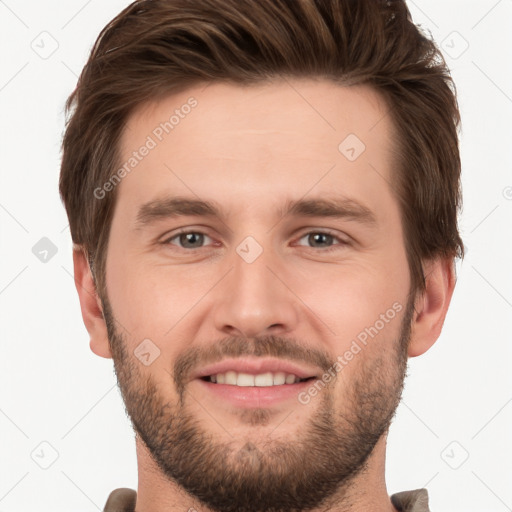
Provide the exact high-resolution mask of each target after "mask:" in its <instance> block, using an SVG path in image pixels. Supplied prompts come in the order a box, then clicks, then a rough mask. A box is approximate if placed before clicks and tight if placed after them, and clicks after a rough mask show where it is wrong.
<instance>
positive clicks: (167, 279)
mask: <svg viewBox="0 0 512 512" xmlns="http://www.w3.org/2000/svg"><path fill="white" fill-rule="evenodd" d="M68 109H69V113H70V117H69V121H68V124H67V128H66V133H65V136H64V142H63V160H62V170H61V180H60V191H61V195H62V198H63V201H64V204H65V207H66V210H67V213H68V216H69V221H70V229H71V234H72V238H73V242H74V244H75V246H76V251H75V276H76V279H77V283H78V285H77V289H78V291H79V294H80V299H81V305H82V311H83V315H84V321H85V323H86V326H87V328H88V330H89V333H90V335H91V347H92V349H93V350H94V351H95V352H96V353H97V354H99V355H103V356H105V357H113V359H114V364H115V367H116V373H117V376H118V379H119V384H120V387H121V390H122V392H123V396H124V399H125V403H126V407H127V411H128V413H129V415H130V417H131V419H132V421H133V424H134V427H135V429H136V431H137V433H138V434H139V436H140V439H141V442H142V443H143V444H144V447H145V449H146V450H147V452H148V453H149V454H150V455H151V457H152V458H153V459H154V461H155V463H156V465H157V466H158V468H159V469H160V470H161V472H162V473H163V474H165V475H166V477H168V478H170V479H171V480H173V481H174V482H177V483H178V484H179V485H181V486H182V487H183V488H184V489H185V490H187V491H188V492H189V493H190V494H191V495H194V496H195V497H197V498H198V499H200V500H202V501H203V502H204V503H206V504H208V505H209V506H210V507H212V508H215V507H217V509H219V510H220V509H222V510H228V509H227V508H226V503H227V502H230V503H232V506H233V510H270V509H271V508H270V507H271V506H274V509H275V510H281V509H282V510H292V509H293V508H294V504H295V505H297V504H298V503H301V504H302V507H303V508H302V509H304V510H306V509H307V508H308V507H309V508H310V509H311V508H313V507H315V506H318V505H319V503H321V502H322V500H324V502H325V500H326V499H329V496H334V495H335V494H336V493H340V492H342V491H343V489H345V490H347V489H348V488H349V483H350V482H351V481H352V480H354V479H355V478H357V477H359V476H360V475H361V474H363V473H364V472H365V471H367V470H368V461H369V459H370V457H371V455H372V452H373V451H374V449H375V447H376V445H377V443H378V442H379V440H381V439H382V438H383V436H384V434H385V432H386V430H387V428H388V427H389V423H390V421H391V418H392V416H393V414H394V411H395V409H396V406H397V404H398V402H399V398H400V394H401V389H402V385H403V379H404V376H405V368H406V361H407V357H408V356H415V355H419V354H421V353H423V352H425V351H426V350H428V348H429V347H430V346H431V345H432V344H433V343H434V342H435V340H436V339H437V338H438V336H439V333H440V330H441V327H442V324H443V321H444V317H445V314H446V310H447V308H448V304H449V301H450V298H451V294H452V291H453V287H454V259H455V258H457V257H461V256H462V255H463V244H462V241H461V239H460V236H459V233H458V229H457V213H458V210H459V207H460V159H459V152H458V138H457V128H458V124H459V112H458V108H457V102H456V96H455V90H454V86H453V83H452V81H451V78H450V75H449V72H448V70H447V68H446V66H445V63H444V61H443V59H442V56H441V54H440V53H439V51H438V50H437V48H436V46H435V45H434V43H433V42H432V41H431V40H430V39H428V38H427V37H426V36H425V35H424V34H422V33H421V31H419V30H418V28H417V27H416V26H415V25H414V24H413V23H412V21H411V19H410V15H409V12H408V9H407V7H406V5H405V3H404V2H401V1H375V0H364V1H358V2H352V1H347V0H339V1H322V0H303V1H300V2H297V1H293V2H292V1H289V0H268V1H267V0H258V1H249V0H245V1H242V2H240V1H239V0H204V1H201V2H190V1H188V0H153V1H140V2H135V3H133V4H132V5H131V6H129V7H128V8H127V9H125V10H124V11H123V12H122V13H121V14H120V15H119V16H118V17H117V18H115V19H114V20H113V21H112V22H111V23H109V24H108V26H107V27H105V29H104V30H103V31H102V33H101V34H100V36H99V38H98V40H97V42H96V44H95V45H94V47H93V50H92V53H91V56H90V58H89V61H88V63H87V65H86V67H85V68H84V70H83V72H82V74H81V76H80V80H79V83H78V85H77V88H76V90H75V91H74V92H73V94H72V95H71V96H70V98H69V100H68ZM326 242H327V245H325V244H326ZM143 340H146V341H143ZM148 340H149V341H148ZM141 342H142V344H141ZM140 347H142V349H141V348H140ZM141 351H142V353H143V354H150V355H149V356H144V357H140V356H141ZM350 354H352V355H350ZM144 359H145V361H144V362H143V360H144ZM242 359H243V361H244V364H249V366H248V367H247V372H248V373H249V374H250V373H255V372H256V371H257V370H256V369H257V368H259V366H258V365H260V363H262V364H263V363H265V364H263V366H262V368H263V369H265V370H268V368H269V365H270V366H272V364H278V363H276V361H278V362H279V361H282V362H287V363H286V364H295V365H297V366H296V367H294V371H295V370H296V373H301V372H302V373H301V375H302V376H303V378H305V379H310V380H309V381H305V382H298V383H296V384H286V385H283V388H284V387H286V388H287V390H284V391H283V396H282V397H281V398H279V399H276V398H275V396H270V395H269V396H266V397H264V396H263V395H262V394H261V393H260V395H261V396H260V395H256V394H255V397H256V399H255V400H256V403H255V404H252V405H250V406H247V405H245V406H243V405H242V402H244V400H245V398H246V396H245V395H244V397H245V398H244V399H242V398H240V397H238V398H236V397H233V396H231V395H232V389H231V390H228V391H227V393H228V395H229V396H228V397H226V396H225V395H223V394H222V393H220V392H219V389H221V388H224V387H231V388H232V387H233V386H229V385H226V384H219V383H216V384H215V383H213V382H206V381H207V380H208V377H209V375H206V374H204V372H205V371H220V370H219V368H217V367H215V368H216V369H215V368H214V369H211V368H210V369H209V370H208V368H209V367H211V365H212V364H214V365H215V364H217V363H222V362H224V363H226V361H231V362H233V361H234V360H239V361H241V360H242ZM149 360H151V363H150V364H146V363H149ZM224 363H222V364H224ZM265 365H266V366H265ZM235 366H236V365H235ZM276 368H277V367H276ZM290 368H291V367H290ZM220 369H221V370H222V368H220ZM220 373H221V374H222V373H223V372H220ZM242 373H243V372H242ZM265 373H268V372H266V371H265ZM274 373H275V372H274ZM326 375H327V376H330V377H326ZM274 376H275V375H274ZM272 378H273V377H272ZM315 383H317V384H316V385H315V386H314V387H312V386H313V384H315ZM320 383H321V384H320ZM213 387H216V389H212V388H213ZM274 387H275V386H274ZM262 389H265V386H263V387H262ZM288 389H291V391H288ZM286 393H288V395H287V394H286ZM258 397H259V398H258ZM258 400H260V401H259V402H258ZM245 401H246V400H245ZM148 411H149V412H148ZM299 426H300V427H301V428H300V429H299ZM278 427H279V428H278ZM292 440H293V442H291V441H292ZM333 453H335V454H337V455H335V456H334V458H333ZM308 454H314V456H313V457H307V455H308ZM306 459H307V461H306V463H304V460H306ZM200 460H208V461H209V464H208V465H207V467H208V468H210V472H208V473H207V474H206V476H205V474H204V473H205V472H204V468H199V469H198V467H199V466H198V461H200ZM220 460H221V461H223V463H222V464H219V461H220ZM176 461H180V462H179V463H178V462H176ZM201 482H206V484H205V483H201ZM220 488H222V489H224V493H222V492H221V491H219V489H220ZM262 488H264V489H266V491H267V492H266V493H264V494H265V495H264V496H262V495H261V494H262V493H261V492H258V490H259V489H262ZM212 489H213V491H212ZM315 490H316V491H315ZM233 496H238V499H239V501H238V502H234V501H233ZM306 496H309V498H307V499H306ZM251 507H252V508H251Z"/></svg>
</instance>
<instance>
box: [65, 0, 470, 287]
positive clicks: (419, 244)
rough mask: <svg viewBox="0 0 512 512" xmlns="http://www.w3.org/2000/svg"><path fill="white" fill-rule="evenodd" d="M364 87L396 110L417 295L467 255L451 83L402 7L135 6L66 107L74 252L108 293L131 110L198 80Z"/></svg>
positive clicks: (185, 1)
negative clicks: (117, 178) (445, 264)
mask: <svg viewBox="0 0 512 512" xmlns="http://www.w3.org/2000/svg"><path fill="white" fill-rule="evenodd" d="M280 76H281V77H292V78H293V77H296V78H313V77H314V78H325V79H328V80H332V81H335V82H337V83H340V84H343V85H347V84H348V85H355V84H358V85H362V84H367V85H369V86H371V87H373V88H374V89H375V90H377V91H379V92H380V93H381V95H382V97H383V98H384V99H385V100H386V103H387V105H388V107H389V115H390V118H391V120H392V122H393V126H394V128H395V131H396V137H395V144H396V147H395V148H394V151H395V153H396V155H398V159H397V162H396V164H397V168H396V171H395V172H394V174H393V193H394V194H395V196H396V199H397V201H398V203H399V206H400V212H401V218H402V226H403V230H404V236H405V248H406V251H407V258H408V263H409V270H410V275H411V291H413V292H422V291H424V289H425V279H424V275H423V266H422V263H423V260H426V259H432V258H435V257H448V258H452V259H453V258H455V257H463V254H464V246H463V243H462V240H461V238H460V236H459V233H458V227H457V215H458V211H459V209H460V207H461V189H460V156H459V147H458V127H459V124H460V114H459V110H458V104H457V99H456V90H455V85H454V84H453V81H452V79H451V76H450V73H449V70H448V69H447V66H446V63H445V61H444V59H443V56H442V54H441V53H440V51H439V50H438V48H437V46H436V45H435V43H434V42H433V41H432V39H431V38H429V37H427V36H426V35H425V34H424V33H423V32H422V31H421V30H420V29H418V27H417V26H416V25H414V23H413V22H412V20H411V16H410V12H409V10H408V8H407V5H406V3H405V1H404V0H139V1H136V2H133V3H132V4H131V5H130V6H128V7H127V8H126V9H125V10H124V11H123V12H121V13H120V14H119V15H118V16H117V17H116V18H115V19H113V20H112V21H111V22H110V23H109V24H108V25H107V26H106V27H105V28H104V29H103V30H102V32H101V33H100V35H99V37H98V39H97V41H96V43H95V45H94V47H93V48H92V51H91V55H90V57H89V60H88V62H87V64H86V66H85V67H84V69H83V71H82V74H81V75H80V79H79V81H78V84H77V87H76V89H75V90H74V92H73V93H72V94H71V96H70V97H69V99H68V101H67V104H66V111H67V113H68V116H69V117H68V122H67V127H66V131H65V135H64V139H63V158H62V168H61V175H60V193H61V197H62V200H63V202H64V205H65V207H66V211H67V214H68V217H69V223H70V230H71V235H72V238H73V242H74V243H75V244H78V245H79V246H81V247H82V249H83V250H84V251H85V253H86V255H87V256H88V258H89V261H90V263H91V266H93V265H94V272H93V275H94V276H95V280H96V285H97V288H98V292H99V293H100V296H101V294H102V293H103V292H104V291H105V292H106V290H105V289H104V286H105V259H106V251H107V245H108V244H107V242H108V237H109V233H110V225H111V221H112V214H113V210H114V206H115V201H116V195H117V192H116V190H113V191H112V192H110V193H109V194H108V195H107V196H106V197H104V198H103V199H101V200H99V199H97V198H96V197H95V195H94V193H93V191H94V190H95V189H96V188H97V187H98V186H101V185H102V184H103V183H105V182H106V181H107V180H109V179H110V178H111V176H112V175H113V174H114V172H115V170H116V167H117V166H118V165H119V155H118V147H119V141H120V138H121V135H122V132H123V127H124V124H125V122H126V121H127V118H128V117H129V115H130V114H131V113H132V112H133V110H134V109H135V107H137V106H138V105H140V104H142V103H144V102H146V101H148V100H154V99H156V98H159V97H163V96H164V95H167V94H171V93H174V92H179V91H181V90H184V89H186V88H187V87H190V86H192V85H196V84H198V83H200V82H206V83H208V82H220V81H225V82H231V83H234V84H243V85H246V84H257V83H260V82H265V81H269V80H272V79H274V78H279V77H280Z"/></svg>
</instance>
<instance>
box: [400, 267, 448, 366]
mask: <svg viewBox="0 0 512 512" xmlns="http://www.w3.org/2000/svg"><path fill="white" fill-rule="evenodd" d="M424 275H425V285H426V290H425V292H424V293H423V294H422V295H421V296H419V297H418V298H417V300H416V303H415V313H414V316H413V320H412V332H411V341H410V343H409V350H408V355H409V357H416V356H419V355H421V354H424V353H425V352H426V351H427V350H428V349H429V348H430V347H431V346H432V345H433V344H434V343H435V342H436V340H437V339H438V338H439V335H440V334H441V329H442V327H443V324H444V319H445V317H446V313H447V311H448V306H449V305H450V301H451V298H452V294H453V290H454V288H455V268H454V264H453V259H451V258H450V259H441V258H439V259H436V260H433V261H429V262H427V263H425V265H424Z"/></svg>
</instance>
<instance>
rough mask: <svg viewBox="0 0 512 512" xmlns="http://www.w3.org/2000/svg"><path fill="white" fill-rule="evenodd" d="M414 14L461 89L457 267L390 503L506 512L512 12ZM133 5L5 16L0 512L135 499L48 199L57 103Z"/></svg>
mask: <svg viewBox="0 0 512 512" xmlns="http://www.w3.org/2000/svg"><path fill="white" fill-rule="evenodd" d="M408 3H409V6H410V9H411V12H412V15H413V19H414V21H415V22H416V23H419V24H420V25H421V26H422V27H424V28H425V29H428V30H430V31H431V32H432V35H433V37H434V39H435V40H436V41H437V42H438V43H439V44H440V45H441V46H442V48H443V52H444V53H445V56H446V59H447V62H448V65H449V66H450V68H451V69H452V73H453V77H454V79H455V82H456V84H457V88H458V95H459V96H458V97H459V103H460V107H461V111H462V121H463V129H462V133H461V152H462V162H463V189H464V211H463V214H462V218H461V222H460V225H461V233H462V237H463V240H464V242H465V245H466V247H467V256H466V258H465V260H464V262H463V263H462V264H458V283H457V286H456V290H455V294H454V297H453V300H452V305H451V308H450V311H449V313H448V316H447V319H446V322H445V326H444V330H443V333H442V335H441V337H440V339H439V340H438V342H437V343H436V344H435V345H434V347H433V348H432V349H431V350H430V351H429V352H427V353H426V354H425V355H423V356H421V357H418V358H415V359H413V360H411V361H410V366H409V368H410V369H409V377H408V379H407V381H406V389H405V392H404V397H403V403H402V404H401V405H400V407H399V409H398V412H397V416H396V419H395V421H394V424H393V426H392V428H391V433H390V436H389V445H388V456H387V472H386V477H387V482H388V491H389V493H390V494H391V493H394V492H397V491H400V490H406V489H415V488H419V487H425V486H426V487H427V488H428V490H429V494H430V505H431V509H432V511H433V512H448V511H449V512H454V511H464V512H470V511H489V512H490V511H495V512H503V511H506V510H512V485H511V482H512V428H511V427H512V386H511V383H512V377H511V374H512V372H511V371H510V365H511V354H512V344H511V335H510V326H511V324H512V322H511V320H512V277H511V273H510V261H511V246H512V242H511V240H512V173H511V163H512V162H511V160H512V156H511V152H510V146H511V144H512V138H511V135H512V130H511V119H512V70H511V64H510V63H511V62H512V60H511V48H512V30H511V26H512V1H511V0H500V1H497V0H479V1H474V0H473V1H467V0H458V1H454V0H436V1H433V0H428V1H427V0H415V1H414V2H412V1H409V2H408ZM126 5H127V2H126V1H122V0H108V1H100V0H89V1H84V0H69V1H67V2H60V1H58V0H46V1H35V0H31V1H28V0H0V38H1V46H0V51H1V66H0V112H1V116H0V130H1V133H0V143H1V150H2V151H1V154H0V170H1V176H2V178H1V179H2V181H1V187H0V222H1V228H2V229H1V245H0V247H1V254H0V261H1V266H0V311H1V314H2V318H1V323H0V327H1V336H0V343H1V345H0V348H1V352H0V353H1V358H0V512H17V511H27V510H31V509H34V510H35V509H37V510H38V511H41V512H45V511H52V512H58V511H69V510H73V511H84V512H86V511H87V512H89V511H90V512H93V511H95V510H102V509H103V505H104V503H105V500H106V498H107V496H108V494H109V492H110V491H111V490H112V489H114V488H116V487H132V488H136V487H137V474H136V459H135V447H134V442H133V434H132V432H131V427H130V424H129V421H128V419H127V418H126V416H125V413H124V408H123V404H122V401H121V398H120V395H119V392H118V390H117V387H116V384H115V377H114V373H113V369H112V362H111V361H110V360H105V359H101V358H99V357H97V356H95V355H94V354H93V353H92V352H91V351H90V349H89V345H88V341H89V340H88V336H87V332H86V330H85V328H84V326H83V324H82V319H81V316H80V309H79V303H78V298H77V295H76V292H75V289H74V282H73V279H72V259H71V242H70V234H69V229H68V228H67V218H66V216H65V212H64V209H63V207H62V205H61V202H60V199H59V196H58V175H59V165H60V142H61V137H62V132H63V127H64V117H63V107H64V102H65V100H66V98H67V96H68V95H69V93H70V92H71V91H72V90H73V88H74V86H75V84H76V79H77V75H78V74H79V72H80V71H81V69H82V67H83V65H84V63H85V61H86V58H87V54H88V51H89V50H90V48H91V45H92V43H93V42H94V40H95V38H96V36H97V34H98V33H99V31H100V29H101V28H102V27H103V26H104V25H105V24H106V23H107V21H109V20H110V19H111V18H112V17H113V16H114V15H115V14H117V13H118V12H119V11H120V10H121V9H122V8H124V7H125V6H126ZM454 32H456V33H454ZM42 33H43V34H42ZM57 45H58V48H57ZM466 45H468V47H467V49H465V48H466ZM53 49H55V51H54V53H53V54H51V55H50V56H48V55H46V54H44V52H50V51H51V50H53ZM464 50H465V51H464ZM42 57H47V58H42ZM43 237H47V238H48V239H49V240H51V242H52V243H53V244H54V246H55V248H56V250H57V253H56V254H55V255H54V256H52V257H48V261H46V262H42V261H40V260H39V259H38V258H37V257H36V255H35V254H34V253H33V251H32V248H33V247H34V246H35V245H36V244H37V243H38V242H39V241H40V239H41V238H43ZM41 243H44V242H41ZM46 243H47V242H46ZM36 252H37V251H36ZM50 254H51V253H50ZM40 443H44V444H43V445H41V444H40ZM48 443H49V444H48ZM54 450H55V451H54ZM57 455H58V456H57ZM466 457H467V460H465V459H466ZM54 459H56V460H54ZM50 464H51V465H50ZM41 465H43V466H48V465H49V467H48V468H47V469H43V468H42V467H41Z"/></svg>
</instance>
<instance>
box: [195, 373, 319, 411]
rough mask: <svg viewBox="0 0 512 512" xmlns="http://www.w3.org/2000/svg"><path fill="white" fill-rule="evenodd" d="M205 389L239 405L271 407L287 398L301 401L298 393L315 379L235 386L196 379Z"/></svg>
mask: <svg viewBox="0 0 512 512" xmlns="http://www.w3.org/2000/svg"><path fill="white" fill-rule="evenodd" d="M196 380H197V381H198V382H199V383H200V385H202V386H203V387H204V389H205V390H206V391H207V392H209V393H211V394H213V395H215V396H218V397H219V398H221V399H223V400H226V401H228V402H230V403H231V404H233V405H235V406H237V407H242V408H243V407H246V408H254V407H269V406H272V405H276V404H279V403H281V402H284V401H286V400H291V399H294V400H295V401H297V402H298V403H300V402H299V399H298V395H299V393H300V392H301V391H304V390H305V389H307V388H308V387H310V386H311V383H312V382H313V380H309V381H303V382H297V383H294V384H282V385H281V386H261V387H260V386H233V385H230V384H215V383H213V382H208V381H205V380H202V379H196Z"/></svg>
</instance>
